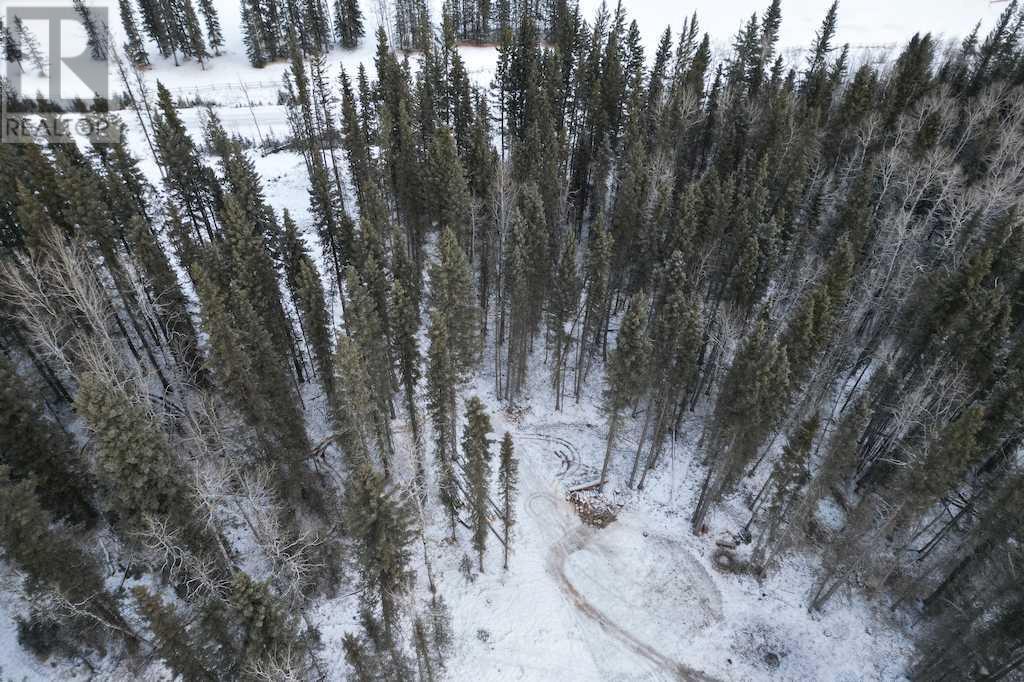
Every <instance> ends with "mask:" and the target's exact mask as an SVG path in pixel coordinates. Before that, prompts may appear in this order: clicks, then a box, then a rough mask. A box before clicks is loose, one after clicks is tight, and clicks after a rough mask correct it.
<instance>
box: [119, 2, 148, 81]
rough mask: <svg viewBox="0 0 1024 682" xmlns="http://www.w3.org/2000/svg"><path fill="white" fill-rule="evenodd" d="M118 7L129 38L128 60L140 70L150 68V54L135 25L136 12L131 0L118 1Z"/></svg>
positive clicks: (126, 45) (125, 46)
mask: <svg viewBox="0 0 1024 682" xmlns="http://www.w3.org/2000/svg"><path fill="white" fill-rule="evenodd" d="M117 7H118V13H119V14H120V15H121V26H123V27H124V33H125V36H126V37H127V38H128V42H126V43H125V44H124V51H125V52H126V53H127V55H128V59H129V60H131V62H132V64H134V65H135V66H136V67H138V68H141V67H145V66H148V65H149V54H148V53H147V52H146V46H145V45H144V44H143V42H142V36H141V35H139V27H138V26H137V25H136V23H135V10H134V9H133V8H132V4H131V2H130V0H118V3H117Z"/></svg>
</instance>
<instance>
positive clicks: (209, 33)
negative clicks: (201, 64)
mask: <svg viewBox="0 0 1024 682" xmlns="http://www.w3.org/2000/svg"><path fill="white" fill-rule="evenodd" d="M199 12H200V14H202V15H203V23H204V24H205V26H206V41H207V43H208V44H209V46H210V48H211V49H212V50H213V54H214V55H217V56H219V55H220V48H222V47H224V35H223V34H222V33H221V30H220V18H219V17H218V16H217V8H216V7H215V6H214V4H213V0H199Z"/></svg>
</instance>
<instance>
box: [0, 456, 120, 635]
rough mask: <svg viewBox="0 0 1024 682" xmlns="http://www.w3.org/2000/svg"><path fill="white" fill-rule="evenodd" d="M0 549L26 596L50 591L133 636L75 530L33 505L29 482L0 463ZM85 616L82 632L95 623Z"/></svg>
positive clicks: (94, 562)
mask: <svg viewBox="0 0 1024 682" xmlns="http://www.w3.org/2000/svg"><path fill="white" fill-rule="evenodd" d="M0 548H2V549H3V554H4V558H5V559H6V560H7V561H8V562H10V564H11V565H12V566H14V567H15V568H17V569H18V571H19V572H20V573H21V574H23V575H24V576H26V577H27V578H28V580H27V581H26V584H25V588H26V591H27V592H28V593H29V594H30V595H46V594H47V593H50V594H53V595H54V596H55V597H56V598H57V599H58V603H64V604H68V605H71V606H72V607H73V608H74V607H77V608H78V609H80V611H79V613H82V614H85V615H87V616H88V617H91V618H93V619H96V620H98V621H99V622H100V623H102V624H104V625H107V626H108V627H110V628H117V629H119V631H120V632H122V633H124V634H127V635H128V636H129V637H130V638H134V636H135V635H134V633H133V632H132V630H131V628H130V626H129V625H128V624H127V623H126V622H125V620H124V618H123V617H122V615H121V612H120V608H119V606H118V604H117V601H116V600H115V598H114V597H113V596H112V595H111V594H109V593H108V592H107V591H106V589H105V586H104V576H103V572H102V569H101V567H100V566H99V564H98V562H97V561H96V559H95V557H94V556H93V555H92V554H90V553H88V552H86V551H84V550H83V549H82V548H81V547H80V546H79V545H78V537H77V534H76V533H73V532H72V531H70V530H69V529H67V528H65V527H63V526H60V525H55V524H54V523H53V519H52V517H51V516H50V514H49V513H47V512H46V511H45V510H44V509H43V508H42V507H41V506H40V504H39V500H38V498H37V497H36V494H35V484H34V483H33V482H32V481H31V480H25V481H20V482H15V481H13V480H12V479H11V478H10V475H9V471H8V469H7V467H4V466H0ZM50 615H51V616H52V615H55V614H50ZM67 617H68V618H71V619H74V617H75V616H74V615H71V616H67ZM85 620H87V621H88V622H87V623H86V624H85V628H83V630H84V631H87V630H88V628H89V627H94V626H95V622H94V621H91V620H89V619H88V618H86V619H85Z"/></svg>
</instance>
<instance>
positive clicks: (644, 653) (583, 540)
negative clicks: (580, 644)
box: [525, 493, 715, 682]
mask: <svg viewBox="0 0 1024 682" xmlns="http://www.w3.org/2000/svg"><path fill="white" fill-rule="evenodd" d="M562 503H563V501H562V500H559V499H558V497H557V496H555V495H554V494H551V493H535V494H533V495H531V496H530V497H529V498H527V500H526V504H525V507H526V510H527V511H528V512H529V513H530V514H531V515H532V516H534V517H535V518H536V519H537V521H538V522H540V523H541V524H546V525H547V527H552V526H557V527H559V528H560V529H561V531H562V535H561V537H559V538H558V539H557V540H555V541H554V543H553V544H552V547H551V551H550V554H549V555H548V558H547V562H546V564H547V566H546V568H547V570H548V572H549V573H550V574H551V575H552V577H554V578H555V579H556V580H557V581H558V585H559V588H560V589H561V590H562V592H564V593H565V594H566V596H567V597H568V598H569V600H570V601H571V602H572V605H573V607H574V608H575V609H576V610H577V611H578V612H579V613H581V614H583V615H584V616H585V617H586V618H587V619H588V620H590V621H592V622H594V623H596V624H597V625H598V626H599V627H600V628H601V629H602V631H604V632H605V633H606V634H608V635H609V636H610V637H612V638H613V639H615V640H616V641H618V642H619V643H620V644H622V645H623V646H624V647H625V648H626V649H627V650H629V651H631V652H632V653H634V654H636V655H637V656H639V657H640V658H642V659H644V660H646V661H647V662H648V663H650V664H651V665H652V666H653V667H654V669H655V670H656V671H657V672H660V673H662V674H664V675H667V676H668V678H669V679H676V680H685V681H687V682H715V678H713V677H710V676H708V675H706V674H705V673H704V672H702V671H700V670H696V669H694V668H691V667H690V666H687V665H685V664H682V663H679V662H678V661H675V660H673V659H672V658H670V657H668V656H665V655H664V654H662V653H661V652H659V651H658V650H657V649H655V648H654V647H652V646H650V645H649V644H647V643H646V642H643V641H642V640H640V639H639V638H638V637H636V636H635V635H633V634H632V633H631V632H630V631H629V630H628V629H626V628H625V627H623V626H622V625H620V624H618V623H617V622H615V621H614V620H613V619H611V618H610V617H608V616H607V615H606V614H605V613H604V612H603V611H601V609H599V608H598V607H597V606H596V605H594V604H593V603H592V602H591V601H590V600H588V599H587V598H586V597H585V596H584V595H583V594H582V593H581V592H580V591H579V590H578V589H576V586H575V585H573V583H572V580H570V579H569V576H568V575H567V574H566V570H565V565H566V561H567V560H568V559H569V557H570V556H571V555H572V554H573V553H575V552H578V551H580V550H581V549H583V548H584V547H585V546H587V545H588V544H589V542H590V540H591V539H592V538H593V536H594V533H595V531H594V529H593V528H591V527H589V526H586V525H583V524H578V525H576V526H575V527H574V528H566V524H564V523H561V522H560V520H559V519H558V517H557V513H556V512H557V509H558V505H559V504H562ZM544 507H546V508H547V510H546V512H545V511H544V510H543V508H544ZM598 548H599V549H600V550H602V552H607V549H605V548H603V547H600V543H598Z"/></svg>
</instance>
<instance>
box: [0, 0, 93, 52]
mask: <svg viewBox="0 0 1024 682" xmlns="http://www.w3.org/2000/svg"><path fill="white" fill-rule="evenodd" d="M71 4H72V6H73V7H74V9H75V14H77V15H78V19H79V21H81V22H82V28H84V29H85V38H86V42H87V43H88V45H89V53H90V54H91V55H92V58H93V59H95V60H97V61H103V60H105V59H106V58H107V27H106V26H100V25H99V24H97V23H96V20H95V19H94V18H93V16H92V12H91V11H90V10H89V8H88V7H86V5H85V1H84V0H71ZM8 61H12V60H10V59H8ZM19 61H20V60H19Z"/></svg>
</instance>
